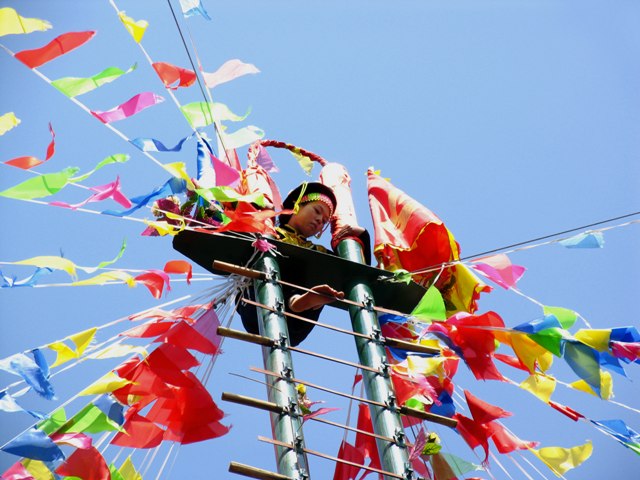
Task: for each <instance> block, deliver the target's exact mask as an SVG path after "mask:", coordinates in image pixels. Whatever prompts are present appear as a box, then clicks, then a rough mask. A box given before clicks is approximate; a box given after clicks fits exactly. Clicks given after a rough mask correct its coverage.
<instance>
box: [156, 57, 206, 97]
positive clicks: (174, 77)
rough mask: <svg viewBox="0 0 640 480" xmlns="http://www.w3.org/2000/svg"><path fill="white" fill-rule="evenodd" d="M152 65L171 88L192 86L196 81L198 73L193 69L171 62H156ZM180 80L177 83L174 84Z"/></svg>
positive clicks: (165, 84)
mask: <svg viewBox="0 0 640 480" xmlns="http://www.w3.org/2000/svg"><path fill="white" fill-rule="evenodd" d="M152 66H153V68H154V70H155V71H156V73H157V74H158V76H159V77H160V80H162V83H164V86H165V87H167V88H168V89H170V90H177V89H178V88H180V87H190V86H191V85H193V83H194V82H195V81H196V74H195V72H194V71H193V70H187V69H186V68H181V67H176V66H175V65H171V64H170V63H165V62H155V63H152ZM176 82H178V84H177V85H173V84H174V83H176Z"/></svg>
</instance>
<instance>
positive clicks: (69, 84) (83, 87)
mask: <svg viewBox="0 0 640 480" xmlns="http://www.w3.org/2000/svg"><path fill="white" fill-rule="evenodd" d="M136 67H137V64H135V63H134V64H133V65H132V66H131V67H130V68H129V70H126V71H125V70H122V69H120V68H118V67H108V68H106V69H104V70H103V71H101V72H100V73H97V74H96V75H93V76H91V77H87V78H82V77H64V78H59V79H57V80H53V81H52V82H51V85H53V86H54V87H56V88H57V89H58V90H59V91H60V92H61V93H63V94H64V95H66V96H67V97H69V98H74V97H77V96H80V95H83V94H85V93H88V92H91V91H93V90H95V89H96V88H98V87H101V86H102V85H106V84H107V83H111V82H113V81H115V80H117V79H118V78H120V77H121V76H123V75H126V74H127V73H131V72H133V71H134V70H135V69H136Z"/></svg>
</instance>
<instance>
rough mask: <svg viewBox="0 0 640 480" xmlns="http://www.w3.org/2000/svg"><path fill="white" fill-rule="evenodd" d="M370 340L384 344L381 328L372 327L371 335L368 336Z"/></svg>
mask: <svg viewBox="0 0 640 480" xmlns="http://www.w3.org/2000/svg"><path fill="white" fill-rule="evenodd" d="M369 337H370V338H371V340H372V341H373V342H375V343H377V344H378V345H384V338H383V337H382V330H380V329H379V328H377V327H374V328H373V330H372V332H371V335H370V336H369Z"/></svg>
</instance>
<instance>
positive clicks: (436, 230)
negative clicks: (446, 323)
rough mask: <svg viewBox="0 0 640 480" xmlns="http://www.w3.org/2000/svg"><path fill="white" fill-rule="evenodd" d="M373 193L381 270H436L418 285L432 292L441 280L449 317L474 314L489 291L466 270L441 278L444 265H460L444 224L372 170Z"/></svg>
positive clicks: (450, 269) (370, 186)
mask: <svg viewBox="0 0 640 480" xmlns="http://www.w3.org/2000/svg"><path fill="white" fill-rule="evenodd" d="M368 191H369V207H370V209H371V216H372V218H373V226H374V234H375V241H374V254H375V256H376V258H377V259H378V262H379V263H380V264H381V265H382V267H383V268H385V269H387V270H391V271H393V270H397V269H405V270H408V271H410V272H413V271H419V270H431V271H429V272H424V273H420V274H416V275H414V276H413V279H414V280H415V281H416V282H418V283H420V284H422V285H425V286H427V285H430V284H431V282H432V280H433V279H434V278H435V277H436V276H437V275H439V277H438V281H437V282H436V287H437V288H438V289H439V290H440V291H441V293H442V296H443V297H444V299H445V304H446V307H447V313H449V314H452V313H455V312H458V311H464V312H471V313H472V312H474V311H475V310H476V308H477V305H476V302H477V300H478V298H479V296H480V292H483V291H489V290H490V287H488V286H487V285H485V284H484V283H482V282H481V281H480V280H479V279H478V278H477V277H475V275H473V273H471V271H470V270H469V269H468V268H467V267H465V266H464V265H461V264H456V265H453V266H450V267H448V268H445V269H444V270H443V271H442V272H441V273H440V266H441V265H442V264H445V263H448V262H452V261H456V260H459V259H460V248H459V246H458V244H457V242H456V241H455V239H454V238H453V235H452V234H451V232H449V230H447V228H446V227H445V225H444V223H442V220H440V219H439V218H438V217H437V216H436V215H435V214H434V213H433V212H431V211H430V210H429V209H428V208H426V207H424V206H423V205H421V204H419V203H418V202H416V201H415V200H414V199H413V198H411V197H410V196H409V195H407V194H406V193H404V192H403V191H402V190H400V189H398V188H396V187H394V186H393V185H392V184H391V183H389V182H387V181H386V180H385V179H383V178H381V177H380V176H378V175H376V174H375V173H374V172H373V171H371V170H369V172H368Z"/></svg>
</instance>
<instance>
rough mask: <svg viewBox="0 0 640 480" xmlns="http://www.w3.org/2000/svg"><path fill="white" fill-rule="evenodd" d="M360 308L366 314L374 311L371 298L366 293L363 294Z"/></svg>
mask: <svg viewBox="0 0 640 480" xmlns="http://www.w3.org/2000/svg"><path fill="white" fill-rule="evenodd" d="M362 308H364V309H365V310H366V311H368V312H373V311H374V304H373V297H372V296H371V295H369V294H368V293H365V294H364V300H363V301H362Z"/></svg>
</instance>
